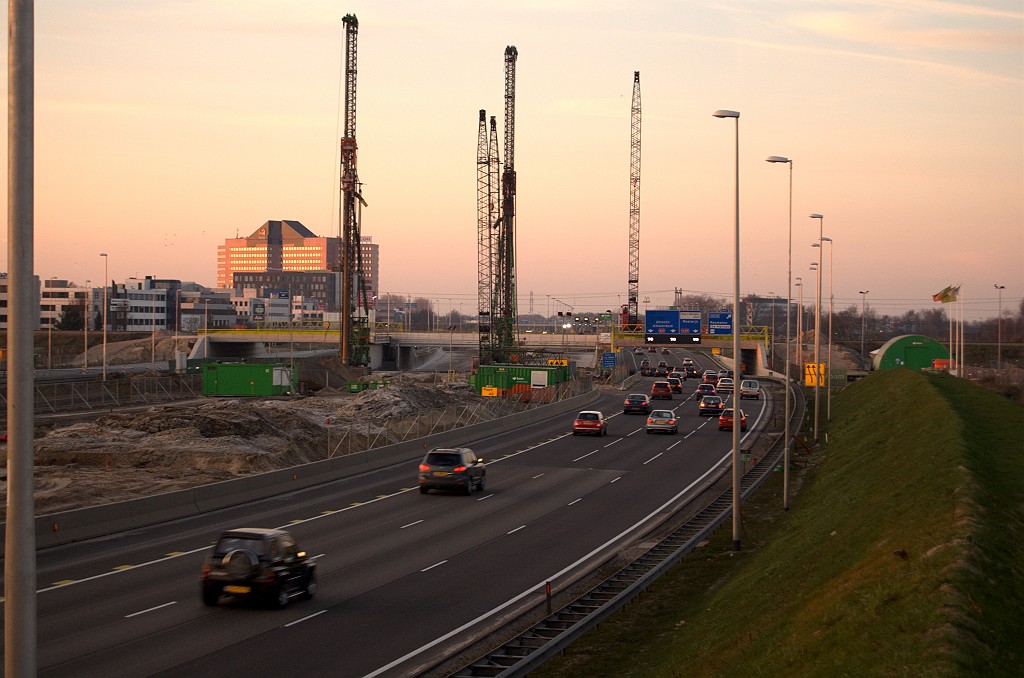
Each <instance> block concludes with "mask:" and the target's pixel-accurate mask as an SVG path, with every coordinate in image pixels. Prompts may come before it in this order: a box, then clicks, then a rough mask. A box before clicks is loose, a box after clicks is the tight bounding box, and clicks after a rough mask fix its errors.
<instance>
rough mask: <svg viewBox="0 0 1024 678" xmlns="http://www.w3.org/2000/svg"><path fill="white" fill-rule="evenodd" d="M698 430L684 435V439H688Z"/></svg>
mask: <svg viewBox="0 0 1024 678" xmlns="http://www.w3.org/2000/svg"><path fill="white" fill-rule="evenodd" d="M696 432H697V431H696V430H693V431H690V432H689V433H687V434H686V435H685V436H683V440H686V439H687V438H689V437H690V436H692V435H693V434H694V433H696Z"/></svg>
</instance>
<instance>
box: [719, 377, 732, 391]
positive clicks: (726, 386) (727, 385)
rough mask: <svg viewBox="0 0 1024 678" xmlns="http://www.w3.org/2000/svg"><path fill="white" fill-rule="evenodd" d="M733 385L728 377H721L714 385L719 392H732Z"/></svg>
mask: <svg viewBox="0 0 1024 678" xmlns="http://www.w3.org/2000/svg"><path fill="white" fill-rule="evenodd" d="M733 386H734V384H733V383H732V379H730V378H729V377H721V378H719V380H718V384H716V385H715V388H716V389H717V390H718V392H719V393H732V391H733Z"/></svg>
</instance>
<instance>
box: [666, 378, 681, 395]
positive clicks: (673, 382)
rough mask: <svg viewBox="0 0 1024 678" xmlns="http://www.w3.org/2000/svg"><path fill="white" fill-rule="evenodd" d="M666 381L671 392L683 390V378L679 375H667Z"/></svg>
mask: <svg viewBox="0 0 1024 678" xmlns="http://www.w3.org/2000/svg"><path fill="white" fill-rule="evenodd" d="M666 381H668V387H669V388H670V389H672V392H673V393H682V392H683V380H682V379H680V378H679V377H669V378H668V379H667V380H666Z"/></svg>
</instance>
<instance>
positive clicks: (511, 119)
mask: <svg viewBox="0 0 1024 678" xmlns="http://www.w3.org/2000/svg"><path fill="white" fill-rule="evenodd" d="M518 56H519V51H518V50H517V49H516V48H515V46H513V45H509V46H508V47H506V48H505V145H504V161H505V163H504V168H503V169H502V172H501V226H500V228H499V229H498V251H497V267H496V271H495V272H496V276H495V278H496V279H495V297H496V306H497V313H496V316H495V317H494V318H493V321H494V323H493V324H494V330H493V332H494V340H493V342H492V347H493V349H492V356H493V358H494V360H495V362H508V361H509V360H510V359H511V356H512V353H513V352H514V351H515V348H516V337H515V331H516V267H515V266H516V257H515V248H516V169H515V165H516V163H515V148H516V59H517V58H518Z"/></svg>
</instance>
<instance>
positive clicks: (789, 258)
mask: <svg viewBox="0 0 1024 678" xmlns="http://www.w3.org/2000/svg"><path fill="white" fill-rule="evenodd" d="M765 160H766V162H770V163H773V164H775V163H785V164H787V165H789V239H788V240H787V242H786V351H785V356H786V415H785V418H786V424H785V427H786V432H785V436H786V437H785V440H786V443H785V448H784V450H785V451H784V452H783V462H782V463H783V466H782V508H783V510H786V511H788V510H789V417H790V412H791V409H790V407H791V406H790V390H791V388H792V381H791V380H790V375H789V370H790V363H791V362H792V361H791V360H790V358H789V342H790V339H791V338H792V333H791V331H790V330H791V327H790V317H791V316H792V314H793V313H792V309H791V308H790V307H791V306H792V305H793V161H792V160H791V159H790V158H787V157H785V156H781V155H770V156H768V157H767V158H765ZM774 319H775V306H774V305H773V306H772V325H774V324H775V322H774ZM774 335H775V330H774V329H773V330H772V336H774ZM797 364H800V363H799V361H798V362H797Z"/></svg>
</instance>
